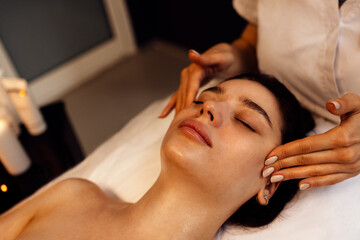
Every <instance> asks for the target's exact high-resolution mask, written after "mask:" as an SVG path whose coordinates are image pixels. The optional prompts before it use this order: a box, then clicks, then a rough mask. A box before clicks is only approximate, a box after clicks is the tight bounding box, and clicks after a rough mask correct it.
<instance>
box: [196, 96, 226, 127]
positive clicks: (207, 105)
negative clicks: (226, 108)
mask: <svg viewBox="0 0 360 240" xmlns="http://www.w3.org/2000/svg"><path fill="white" fill-rule="evenodd" d="M219 104H220V103H218V102H215V101H205V102H204V103H203V107H202V108H201V110H200V114H201V115H202V116H203V117H204V118H206V119H207V120H208V121H209V123H210V124H211V125H213V126H215V127H218V126H220V124H221V121H222V118H221V112H220V106H218V105H219Z"/></svg>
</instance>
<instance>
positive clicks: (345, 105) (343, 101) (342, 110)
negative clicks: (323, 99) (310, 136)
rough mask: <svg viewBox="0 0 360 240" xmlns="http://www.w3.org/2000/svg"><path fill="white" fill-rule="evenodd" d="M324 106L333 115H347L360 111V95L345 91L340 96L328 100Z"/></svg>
mask: <svg viewBox="0 0 360 240" xmlns="http://www.w3.org/2000/svg"><path fill="white" fill-rule="evenodd" d="M326 108H327V109H328V110H329V112H330V113H332V114H334V115H337V116H343V115H347V117H348V116H349V115H353V114H356V113H360V97H359V96H358V95H356V94H355V93H347V94H345V95H344V96H342V97H341V98H337V99H333V100H330V101H328V102H327V103H326Z"/></svg>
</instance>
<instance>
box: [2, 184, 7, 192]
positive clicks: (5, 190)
mask: <svg viewBox="0 0 360 240" xmlns="http://www.w3.org/2000/svg"><path fill="white" fill-rule="evenodd" d="M0 188H1V191H3V192H7V190H8V188H7V186H6V185H5V184H3V185H1V187H0Z"/></svg>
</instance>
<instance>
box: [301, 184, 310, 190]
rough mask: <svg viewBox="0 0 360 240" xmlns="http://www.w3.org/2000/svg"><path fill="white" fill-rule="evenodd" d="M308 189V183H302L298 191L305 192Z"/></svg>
mask: <svg viewBox="0 0 360 240" xmlns="http://www.w3.org/2000/svg"><path fill="white" fill-rule="evenodd" d="M309 187H310V184H308V183H303V184H300V187H299V189H300V190H306V189H308V188H309Z"/></svg>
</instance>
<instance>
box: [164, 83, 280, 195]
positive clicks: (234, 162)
mask: <svg viewBox="0 0 360 240" xmlns="http://www.w3.org/2000/svg"><path fill="white" fill-rule="evenodd" d="M219 86H220V87H221V88H222V89H223V93H222V94H219V93H214V92H210V91H206V92H203V93H202V94H201V95H200V96H199V97H198V98H197V101H199V102H203V104H193V105H192V106H190V107H189V108H187V109H184V110H182V111H181V112H180V113H178V114H177V115H176V116H175V118H174V120H173V121H172V123H171V125H170V127H169V130H168V132H167V134H166V135H165V137H164V140H163V146H162V159H163V162H162V166H164V167H163V170H164V171H166V169H167V168H170V167H173V166H175V167H174V169H172V170H173V171H175V172H176V171H182V172H181V174H182V175H184V174H185V175H186V176H188V177H189V180H193V181H194V185H197V186H198V187H199V188H200V189H207V190H208V191H209V193H210V194H214V193H217V194H219V193H218V192H219V190H220V189H223V190H224V191H222V192H221V195H223V194H229V193H231V194H232V196H231V198H230V199H232V197H235V198H236V196H235V195H237V194H238V193H241V194H243V193H244V192H246V193H247V194H246V195H249V198H250V197H252V196H253V195H255V194H256V191H258V190H259V188H260V186H262V185H263V184H264V181H263V180H262V179H261V177H260V175H259V172H260V171H261V168H262V166H263V162H264V158H265V156H266V155H267V154H268V152H269V151H270V150H271V149H273V148H274V147H275V146H277V145H279V144H280V143H281V140H280V139H281V133H280V132H281V131H280V129H281V124H282V121H281V117H280V111H279V110H278V105H277V102H276V99H275V98H274V96H273V95H272V93H270V92H269V91H268V90H267V89H266V88H265V87H263V86H262V85H260V84H259V83H256V82H253V81H249V80H230V81H226V82H223V83H221V84H220V85H219ZM239 98H241V99H245V98H246V99H250V100H252V101H254V102H256V103H257V104H258V105H260V106H261V107H262V108H263V109H264V110H265V111H266V112H267V113H268V115H269V117H270V119H271V120H272V124H273V126H272V128H271V127H269V125H268V123H267V121H266V120H265V118H264V117H263V116H261V115H260V114H259V113H258V112H257V111H255V110H253V109H250V108H248V107H246V106H245V105H244V104H242V102H241V101H239ZM202 109H203V111H202ZM201 111H202V114H201ZM208 112H211V113H212V115H213V117H214V119H213V121H211V120H210V119H211V117H210V115H209V114H208ZM234 117H236V118H239V119H241V120H242V121H244V122H246V123H247V124H248V125H250V126H251V127H252V128H253V129H254V130H255V131H256V132H255V133H254V132H252V131H251V130H249V129H248V128H247V127H246V126H244V125H243V124H242V123H241V122H239V121H237V120H235V119H234ZM185 119H195V120H196V121H199V122H200V123H201V124H203V126H205V128H206V129H207V133H208V134H209V137H210V139H211V141H212V145H213V146H212V147H211V148H210V147H208V146H206V145H201V144H199V143H198V142H196V141H193V140H192V139H190V138H189V137H188V136H186V135H184V134H183V133H182V132H181V131H180V130H179V128H178V126H179V125H180V124H181V122H182V121H184V120H185ZM260 146H261V147H260ZM177 169H179V170H177ZM172 174H173V173H172ZM244 178H245V179H247V181H244V180H243V179H244ZM249 183H251V185H252V186H253V187H251V188H250V187H249V186H248V184H249ZM243 184H245V185H243ZM233 193H234V194H233ZM231 194H230V195H231Z"/></svg>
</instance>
